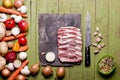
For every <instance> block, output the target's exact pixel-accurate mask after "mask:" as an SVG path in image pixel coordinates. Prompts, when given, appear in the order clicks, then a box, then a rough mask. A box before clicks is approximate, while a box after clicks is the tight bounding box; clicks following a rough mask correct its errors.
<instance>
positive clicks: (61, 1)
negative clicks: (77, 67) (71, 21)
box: [58, 0, 70, 80]
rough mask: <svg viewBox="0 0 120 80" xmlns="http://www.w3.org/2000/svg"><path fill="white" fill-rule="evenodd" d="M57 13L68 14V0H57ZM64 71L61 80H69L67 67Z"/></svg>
mask: <svg viewBox="0 0 120 80" xmlns="http://www.w3.org/2000/svg"><path fill="white" fill-rule="evenodd" d="M58 13H59V14H64V13H66V14H67V13H70V0H58ZM65 70H66V75H65V77H64V79H63V80H70V78H69V77H70V72H69V67H66V68H65Z"/></svg>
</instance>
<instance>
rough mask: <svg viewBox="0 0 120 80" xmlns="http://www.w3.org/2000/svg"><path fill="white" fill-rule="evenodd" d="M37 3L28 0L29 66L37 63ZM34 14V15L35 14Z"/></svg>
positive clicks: (31, 78) (31, 79)
mask: <svg viewBox="0 0 120 80" xmlns="http://www.w3.org/2000/svg"><path fill="white" fill-rule="evenodd" d="M35 3H36V1H34V2H33V1H32V0H26V6H27V7H28V12H27V15H28V18H27V21H29V32H28V36H27V38H28V45H29V50H28V51H27V53H28V59H29V61H30V62H29V66H30V65H32V64H34V63H36V54H34V53H35V52H36V45H35V43H36V40H35V35H36V34H35V27H34V26H36V24H35V22H34V20H35V18H36V16H35V15H34V14H36V6H34V5H35ZM33 15H34V16H33ZM35 78H36V77H32V76H30V77H29V79H30V80H33V79H35Z"/></svg>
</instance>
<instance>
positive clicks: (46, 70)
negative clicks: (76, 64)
mask: <svg viewBox="0 0 120 80" xmlns="http://www.w3.org/2000/svg"><path fill="white" fill-rule="evenodd" d="M52 73H53V71H52V68H51V67H50V66H46V67H44V68H43V69H42V74H43V75H44V76H45V77H49V76H50V75H52Z"/></svg>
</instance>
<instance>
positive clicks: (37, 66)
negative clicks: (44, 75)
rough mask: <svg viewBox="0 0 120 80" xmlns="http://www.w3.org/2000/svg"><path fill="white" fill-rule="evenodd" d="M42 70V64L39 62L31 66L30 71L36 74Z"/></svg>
mask: <svg viewBox="0 0 120 80" xmlns="http://www.w3.org/2000/svg"><path fill="white" fill-rule="evenodd" d="M39 70H40V64H39V63H36V64H33V65H32V66H31V67H30V73H31V74H32V75H35V74H37V73H38V72H39Z"/></svg>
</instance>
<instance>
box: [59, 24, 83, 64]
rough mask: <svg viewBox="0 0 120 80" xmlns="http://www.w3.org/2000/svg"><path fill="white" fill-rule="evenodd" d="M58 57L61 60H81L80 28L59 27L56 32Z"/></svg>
mask: <svg viewBox="0 0 120 80" xmlns="http://www.w3.org/2000/svg"><path fill="white" fill-rule="evenodd" d="M57 38H58V39H57V40H58V58H59V60H60V61H61V62H80V61H81V60H82V37H81V30H80V29H79V28H76V27H72V26H67V27H60V28H59V29H58V32H57Z"/></svg>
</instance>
